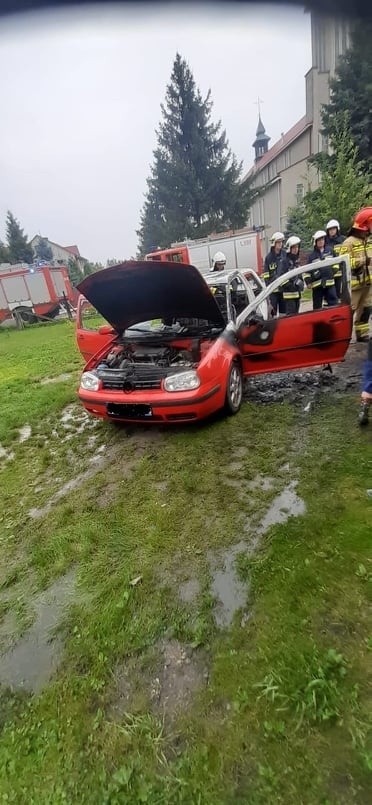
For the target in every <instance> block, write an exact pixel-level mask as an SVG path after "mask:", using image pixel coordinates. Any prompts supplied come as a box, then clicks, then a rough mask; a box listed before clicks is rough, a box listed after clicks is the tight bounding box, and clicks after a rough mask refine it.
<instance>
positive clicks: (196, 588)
mask: <svg viewBox="0 0 372 805" xmlns="http://www.w3.org/2000/svg"><path fill="white" fill-rule="evenodd" d="M199 593H200V584H199V581H198V579H188V581H184V582H183V583H182V584H180V586H179V589H178V595H179V597H180V599H181V601H182V602H183V603H184V604H192V602H193V601H195V598H197V597H198V595H199Z"/></svg>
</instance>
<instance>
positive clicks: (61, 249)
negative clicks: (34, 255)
mask: <svg viewBox="0 0 372 805" xmlns="http://www.w3.org/2000/svg"><path fill="white" fill-rule="evenodd" d="M41 240H43V241H46V243H47V244H48V246H50V248H51V250H52V254H53V260H55V261H56V262H57V263H64V264H65V265H67V264H68V261H69V260H71V258H73V259H74V260H75V263H76V264H77V267H78V269H79V271H80V272H81V273H82V274H83V273H84V266H85V265H86V263H87V262H88V260H87V259H86V258H85V257H82V256H81V254H80V252H79V249H78V247H77V246H60V245H59V243H54V241H53V240H49V238H44V237H42V235H35V236H34V237H33V238H32V240H31V241H30V246H32V248H33V249H34V250H35V249H36V247H37V245H38V243H39V242H40V241H41Z"/></svg>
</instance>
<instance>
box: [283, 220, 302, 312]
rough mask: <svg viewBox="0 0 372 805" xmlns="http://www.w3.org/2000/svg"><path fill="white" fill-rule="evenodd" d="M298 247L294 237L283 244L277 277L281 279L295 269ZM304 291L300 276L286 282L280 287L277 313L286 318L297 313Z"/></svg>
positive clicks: (298, 254) (298, 255) (298, 241)
mask: <svg viewBox="0 0 372 805" xmlns="http://www.w3.org/2000/svg"><path fill="white" fill-rule="evenodd" d="M300 246H301V239H300V238H298V237H297V236H296V235H292V237H290V238H288V240H287V243H286V244H285V252H286V253H285V255H284V257H282V259H281V261H280V263H279V267H278V276H279V277H281V276H283V274H286V273H287V271H291V269H292V268H296V266H298V264H299V259H300ZM303 289H304V283H303V279H302V277H301V275H299V276H298V277H295V278H294V279H290V280H288V282H285V283H284V284H283V285H282V286H281V300H280V301H279V312H280V313H284V314H285V315H287V316H293V314H294V313H298V311H299V309H300V303H301V293H302V291H303Z"/></svg>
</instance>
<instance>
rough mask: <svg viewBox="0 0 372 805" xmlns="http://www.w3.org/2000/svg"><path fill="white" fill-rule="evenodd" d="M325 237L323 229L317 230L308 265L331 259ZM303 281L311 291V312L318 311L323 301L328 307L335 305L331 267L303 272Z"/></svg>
mask: <svg viewBox="0 0 372 805" xmlns="http://www.w3.org/2000/svg"><path fill="white" fill-rule="evenodd" d="M326 237H327V233H326V232H325V231H324V230H323V229H318V231H317V232H315V234H314V235H313V251H312V252H311V254H310V255H309V258H308V261H307V263H308V265H310V264H311V263H315V261H316V260H325V259H326V257H332V252H331V250H330V249H329V248H327V246H326ZM304 279H305V282H306V285H307V286H308V288H311V290H312V294H313V310H320V308H322V307H323V300H324V301H325V302H326V304H327V305H328V306H329V307H333V306H334V305H337V294H336V288H335V278H334V269H333V266H324V268H318V269H317V270H316V271H310V272H305V274H304Z"/></svg>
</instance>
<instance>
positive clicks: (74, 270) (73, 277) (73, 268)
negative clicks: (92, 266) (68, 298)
mask: <svg viewBox="0 0 372 805" xmlns="http://www.w3.org/2000/svg"><path fill="white" fill-rule="evenodd" d="M67 268H68V275H69V278H70V282H71V285H73V286H74V288H75V287H76V285H78V284H79V282H81V280H82V279H83V277H82V276H81V272H80V270H79V267H78V264H77V262H76V260H75V259H74V258H73V257H70V258H69V261H68V266H67Z"/></svg>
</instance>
